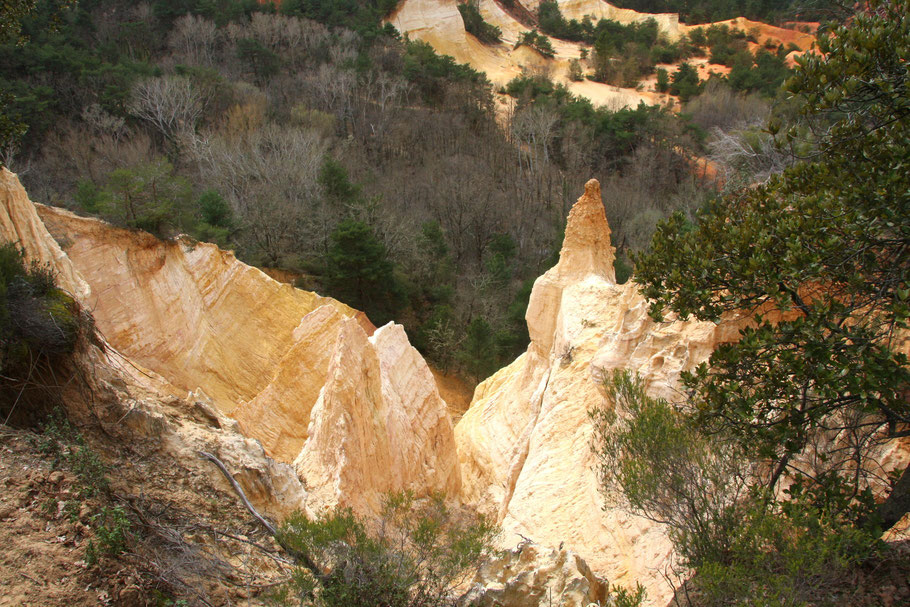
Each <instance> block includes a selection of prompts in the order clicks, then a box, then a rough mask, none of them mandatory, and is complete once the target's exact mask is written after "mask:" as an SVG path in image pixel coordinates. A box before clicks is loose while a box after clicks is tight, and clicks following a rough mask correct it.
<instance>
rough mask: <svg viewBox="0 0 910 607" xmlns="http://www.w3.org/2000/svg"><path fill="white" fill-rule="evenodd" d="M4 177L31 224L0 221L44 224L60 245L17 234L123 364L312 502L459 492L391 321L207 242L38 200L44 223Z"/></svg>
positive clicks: (420, 369)
mask: <svg viewBox="0 0 910 607" xmlns="http://www.w3.org/2000/svg"><path fill="white" fill-rule="evenodd" d="M2 181H3V184H4V187H5V188H6V189H7V190H8V191H10V192H13V194H14V196H15V197H17V200H18V201H19V202H20V203H21V204H20V205H14V208H15V209H19V207H21V209H24V210H22V211H21V213H22V214H24V215H29V213H30V217H31V219H30V221H31V223H28V221H24V222H23V221H16V222H13V221H12V220H8V221H6V224H11V225H12V224H15V225H22V226H25V227H24V228H17V229H20V230H23V229H25V230H29V229H32V228H29V227H28V226H34V229H33V231H36V232H37V231H42V230H44V225H46V226H47V227H48V228H49V230H50V233H52V234H53V236H54V239H56V240H57V241H58V242H60V243H63V244H64V248H65V251H64V250H62V249H61V248H60V247H59V246H57V244H56V243H55V242H54V239H52V238H50V236H48V235H47V231H44V235H43V236H39V237H37V238H35V237H33V235H31V234H28V235H26V236H25V237H23V240H25V239H26V238H27V239H28V240H29V242H39V243H44V244H41V245H40V246H38V248H37V249H36V251H37V252H36V255H43V257H36V258H40V259H44V258H46V257H47V258H54V259H57V260H59V262H60V267H61V268H64V269H63V270H62V273H67V275H71V276H72V278H67V279H66V284H67V285H70V284H72V285H75V286H74V287H70V286H68V287H67V288H70V290H73V291H74V292H76V291H77V288H78V293H79V300H80V302H81V303H82V304H83V306H84V307H85V308H87V309H89V310H91V311H92V313H93V315H94V317H95V320H96V323H97V326H98V328H99V330H100V331H101V333H102V334H103V335H104V336H105V338H106V339H107V340H108V341H109V342H110V344H111V345H112V346H113V348H114V349H115V350H116V351H118V352H119V353H122V355H123V358H124V360H125V361H126V362H125V364H126V365H127V366H134V367H135V368H136V369H139V370H140V371H141V373H140V374H144V375H146V376H148V377H150V378H155V379H156V381H158V380H160V381H158V383H159V387H160V388H161V392H160V394H167V395H168V396H167V397H168V398H174V397H185V398H186V399H187V400H188V401H189V402H192V403H195V405H194V406H198V407H203V408H205V409H206V410H209V411H213V413H211V415H214V416H215V418H216V419H222V422H219V423H220V424H221V425H225V426H229V427H231V428H233V429H235V430H239V431H240V432H242V434H243V435H245V436H246V437H248V438H245V439H244V440H246V441H248V442H249V444H250V449H251V450H252V451H257V450H258V451H259V452H260V453H261V455H262V456H263V457H265V455H266V454H267V455H268V456H271V457H272V458H274V459H275V460H277V461H279V462H284V463H286V464H292V465H293V466H294V468H295V469H296V473H297V474H293V473H292V474H293V475H294V477H295V479H296V478H299V479H300V480H301V481H302V482H303V487H305V489H306V490H307V501H306V505H307V508H308V509H310V510H311V511H315V510H319V509H322V508H326V507H332V506H335V505H342V506H352V507H354V508H355V509H356V510H359V511H361V512H365V513H366V512H376V511H377V510H378V508H379V505H380V500H381V495H382V494H383V493H386V492H389V491H398V490H403V489H410V490H413V491H414V492H415V493H417V494H418V495H422V494H426V493H430V492H444V493H446V494H448V495H453V496H454V495H455V494H457V492H458V489H459V486H460V476H459V472H458V462H457V456H456V450H455V448H454V433H453V428H452V423H451V418H450V417H449V413H448V410H447V407H446V403H445V402H444V401H443V399H442V398H441V397H440V396H439V393H438V391H437V389H436V384H435V382H434V380H433V376H432V374H431V372H430V369H429V367H428V366H427V364H426V362H425V361H424V360H423V358H422V357H420V355H419V354H418V353H417V351H416V350H414V348H412V347H411V346H410V344H409V343H408V340H407V336H406V335H405V333H404V330H403V329H402V328H401V327H400V326H398V325H394V324H391V323H390V324H389V325H387V326H385V327H382V328H381V329H379V330H376V329H375V328H374V327H373V326H372V325H371V324H370V323H369V321H368V320H367V319H366V317H365V316H363V314H362V313H359V312H357V311H355V310H353V309H351V308H349V307H348V306H346V305H344V304H342V303H340V302H338V301H336V300H333V299H331V298H327V297H320V296H319V295H317V294H315V293H309V292H306V291H301V290H298V289H294V288H293V287H290V286H289V285H284V284H281V283H279V282H276V281H274V280H272V279H271V278H269V277H268V276H266V275H265V274H263V273H262V272H260V271H259V270H256V269H255V268H252V267H249V266H247V265H245V264H243V263H241V262H240V261H238V260H237V259H236V258H235V257H234V256H233V254H231V253H229V252H225V251H221V250H220V249H218V248H217V247H215V246H214V245H209V244H203V243H195V242H191V241H189V240H187V239H177V240H175V241H170V242H163V241H160V240H158V239H157V238H154V237H152V236H150V235H148V234H145V233H142V232H138V231H133V230H125V229H119V228H115V227H112V226H110V225H108V224H106V223H104V222H101V221H98V220H95V219H88V218H83V217H78V216H76V215H73V214H72V213H68V212H66V211H63V210H61V209H56V208H50V207H41V206H40V205H39V212H40V215H41V219H39V218H38V216H37V215H35V210H34V206H33V205H32V203H31V202H30V201H28V198H27V196H26V195H25V193H24V191H22V188H21V186H20V185H19V184H18V182H17V181H16V179H15V177H14V176H13V175H12V174H9V173H6V172H5V173H4V174H3V178H2ZM11 208H12V207H11ZM13 212H14V213H15V212H20V211H18V210H14V211H13ZM42 220H43V223H42ZM10 233H11V234H13V233H14V231H11V232H10ZM224 414H230V415H232V416H233V418H234V419H235V420H236V421H234V420H231V419H228V418H227V417H225V416H224ZM211 415H209V416H208V417H211ZM203 417H206V416H203ZM238 436H239V435H238ZM251 439H256V440H257V441H259V442H258V443H256V442H254V441H253V440H251ZM260 444H261V446H259V445H260ZM263 449H264V451H263ZM288 469H289V470H290V468H288ZM256 491H258V489H257V490H256Z"/></svg>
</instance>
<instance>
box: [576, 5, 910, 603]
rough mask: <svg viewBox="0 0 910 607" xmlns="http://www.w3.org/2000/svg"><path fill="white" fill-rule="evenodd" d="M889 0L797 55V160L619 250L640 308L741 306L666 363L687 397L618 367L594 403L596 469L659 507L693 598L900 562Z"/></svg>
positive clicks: (898, 143) (896, 28) (896, 177)
mask: <svg viewBox="0 0 910 607" xmlns="http://www.w3.org/2000/svg"><path fill="white" fill-rule="evenodd" d="M908 10H910V6H908V3H907V1H906V0H899V1H892V2H873V3H871V4H870V5H869V6H868V7H867V8H866V9H861V10H860V12H859V13H858V14H857V15H856V17H855V18H854V19H853V20H851V21H849V22H848V23H847V24H845V25H844V26H842V27H839V28H837V29H835V30H834V31H833V33H832V35H830V36H825V37H823V38H821V39H820V42H819V46H820V49H821V51H822V52H823V53H824V56H823V57H814V56H813V57H809V58H807V59H805V60H803V62H802V64H801V65H800V68H799V69H798V70H797V72H796V75H795V76H794V78H793V79H791V80H790V81H789V83H788V90H789V91H790V92H791V93H792V94H793V95H794V96H796V98H797V99H798V100H800V101H801V103H802V105H801V113H802V114H803V115H804V117H805V120H806V121H807V123H808V124H809V125H811V126H813V127H814V129H813V132H815V133H817V136H818V139H817V140H815V141H814V142H813V143H812V145H813V152H812V154H811V155H810V156H809V157H808V158H807V159H805V160H803V161H801V162H797V163H796V164H793V165H792V166H790V167H788V168H786V169H785V170H784V171H783V173H782V174H780V175H775V176H772V177H770V178H769V179H768V181H767V182H766V183H765V184H762V185H759V186H757V187H748V188H744V189H738V190H736V191H733V192H731V193H729V194H727V195H726V196H723V197H721V198H718V199H716V200H713V201H712V202H711V203H710V204H708V205H706V206H705V207H704V208H703V209H701V210H700V211H699V212H698V213H697V214H696V216H695V217H694V220H693V219H690V218H686V217H683V216H682V215H679V214H677V215H674V216H673V217H672V218H671V219H670V220H668V221H666V222H664V223H662V224H661V225H660V227H659V228H658V231H657V233H656V235H655V238H654V240H653V242H652V245H651V248H650V250H649V251H648V252H646V253H643V254H641V255H640V256H638V257H637V258H636V262H637V266H636V270H637V273H636V277H635V280H636V281H637V282H639V283H640V284H641V286H642V289H643V293H644V294H645V295H646V296H647V297H648V298H649V299H651V302H652V303H651V310H650V312H651V315H652V316H653V317H654V318H655V319H658V320H659V319H662V318H663V317H664V315H665V314H666V313H667V312H672V313H674V314H676V315H678V316H679V317H680V318H687V317H690V316H692V317H695V318H697V319H699V320H708V321H714V322H719V321H720V319H721V317H723V316H725V315H727V314H730V313H741V312H742V311H744V310H745V311H749V312H753V313H755V314H756V315H755V317H754V318H755V324H754V326H750V327H747V328H744V329H743V330H742V331H741V332H740V337H739V340H738V341H736V342H732V343H726V344H723V345H721V346H720V347H719V348H717V350H715V352H714V353H713V354H712V355H711V358H710V361H709V362H708V363H707V364H702V365H700V366H699V367H698V368H697V369H696V370H695V371H694V372H692V373H686V374H684V375H683V381H684V384H685V386H686V388H687V389H688V392H689V395H690V401H689V402H688V403H684V404H682V405H680V406H678V407H674V406H672V405H670V404H669V403H667V402H665V401H661V400H655V399H651V398H649V397H648V396H647V395H646V394H645V392H644V389H643V387H642V386H641V384H640V382H637V381H636V380H635V379H634V378H631V377H630V376H628V375H622V374H619V375H616V376H615V377H613V378H611V380H610V381H609V384H608V386H607V388H608V390H609V391H610V392H611V394H612V395H613V397H614V399H616V400H617V401H619V402H620V403H621V404H622V408H623V409H624V410H626V411H628V412H629V416H628V418H627V419H626V420H625V421H621V422H620V421H619V420H617V418H616V416H615V414H614V413H613V412H612V411H599V412H596V413H595V414H594V417H595V421H596V425H597V427H598V440H597V447H596V448H597V449H598V451H599V454H600V458H601V462H602V467H601V475H602V478H603V480H604V482H605V484H606V485H608V486H614V487H616V486H617V485H618V487H619V493H618V494H616V495H617V496H618V497H619V499H620V501H621V502H623V503H625V504H626V505H627V506H628V507H630V508H632V509H633V510H635V511H637V512H639V513H642V514H644V515H646V516H649V517H651V518H652V519H654V520H659V521H662V522H665V523H667V524H668V525H669V527H670V530H671V537H672V539H673V541H674V544H675V545H676V547H677V550H678V552H679V554H680V556H681V557H682V559H683V563H684V564H685V565H686V566H687V567H690V568H691V569H693V570H694V571H695V573H696V575H695V578H694V584H695V586H696V587H697V588H698V589H699V591H700V597H701V599H700V602H699V604H710V605H715V604H717V605H726V604H743V603H747V602H748V603H752V602H756V601H758V602H763V603H767V604H775V605H776V604H780V605H791V604H812V605H827V604H832V605H833V604H842V602H843V601H844V600H850V599H846V598H845V596H844V592H845V589H844V588H843V587H842V584H840V580H841V579H843V578H844V577H845V576H846V575H847V574H848V572H854V571H858V570H861V569H862V568H863V567H865V566H866V565H870V566H874V565H876V564H881V563H883V562H889V561H892V560H895V559H897V560H899V559H901V558H903V559H904V565H903V566H904V567H906V557H905V556H903V557H902V556H901V555H900V554H899V553H896V552H894V550H895V549H894V548H889V547H888V546H887V545H886V544H884V543H883V542H881V540H880V538H881V535H882V532H883V531H884V530H887V529H889V528H890V527H891V526H893V525H894V524H895V523H897V522H898V520H899V519H901V518H902V517H903V516H904V515H905V514H906V513H907V512H910V467H906V466H905V467H898V468H897V469H896V470H891V469H890V468H889V465H888V463H887V461H886V459H885V458H884V457H883V453H884V452H885V451H886V450H887V449H888V448H893V447H894V446H895V445H896V444H897V443H898V442H899V441H901V440H903V439H905V438H906V437H907V436H908V428H910V404H908V401H907V398H906V395H907V389H908V386H910V361H908V358H907V354H906V352H905V351H904V349H905V347H906V346H905V345H904V338H903V334H904V332H906V331H907V329H908V328H910V327H908V320H910V303H908V302H910V299H908V298H910V291H908V290H907V283H908V278H910V257H908V253H907V251H908V243H910V223H908V218H910V197H908V192H910V181H908V173H907V171H906V170H904V168H903V165H904V164H905V162H906V158H907V157H908V156H910V126H908V125H910V122H908V118H910V95H908V92H907V88H906V67H905V66H904V65H903V62H902V61H901V57H903V56H905V55H906V53H907V51H908V48H910V28H908V25H907V23H906V20H904V19H901V18H900V16H901V15H903V14H906V12H907V11H908ZM769 131H770V132H771V133H772V134H775V133H780V135H781V139H782V142H785V143H786V142H794V141H795V140H796V139H797V138H798V137H799V136H800V131H799V129H797V128H795V127H794V128H791V129H788V130H786V131H782V130H780V127H779V125H778V124H776V123H775V122H774V121H772V122H771V124H770V125H769ZM615 422H618V423H615ZM658 471H659V473H658ZM614 483H615V484H614ZM849 590H850V591H851V592H853V591H854V590H855V589H853V588H851V589H849ZM901 592H904V598H907V594H908V593H910V589H906V588H904V589H902V590H901Z"/></svg>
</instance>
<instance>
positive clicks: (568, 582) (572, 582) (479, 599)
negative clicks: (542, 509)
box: [461, 542, 609, 607]
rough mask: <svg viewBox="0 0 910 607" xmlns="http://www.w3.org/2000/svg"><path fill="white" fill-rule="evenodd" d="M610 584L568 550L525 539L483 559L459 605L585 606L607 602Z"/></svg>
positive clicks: (491, 606)
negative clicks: (495, 557)
mask: <svg viewBox="0 0 910 607" xmlns="http://www.w3.org/2000/svg"><path fill="white" fill-rule="evenodd" d="M608 591H609V584H608V583H607V581H606V580H604V579H603V578H600V577H598V576H597V575H596V574H595V573H594V572H592V571H591V569H590V568H589V567H588V565H587V564H586V563H585V562H584V560H583V559H582V558H581V557H579V556H578V555H577V554H575V553H574V552H572V551H570V550H565V549H561V548H549V549H547V548H543V547H541V546H537V545H535V544H533V543H530V542H525V543H523V544H521V545H520V546H517V547H516V548H515V549H513V550H507V551H505V553H503V554H502V555H501V556H500V557H499V558H497V559H493V560H490V561H488V562H486V563H484V564H483V565H482V566H481V567H480V570H479V571H478V572H477V575H476V576H475V577H474V585H473V587H472V588H471V590H470V591H469V592H468V593H467V594H466V595H465V596H464V597H463V598H462V603H461V604H462V605H478V606H480V607H494V606H495V607H550V606H551V605H560V606H562V607H587V606H588V605H591V604H594V605H604V604H607V602H606V601H607V596H608Z"/></svg>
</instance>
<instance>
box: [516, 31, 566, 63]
mask: <svg viewBox="0 0 910 607" xmlns="http://www.w3.org/2000/svg"><path fill="white" fill-rule="evenodd" d="M519 46H527V47H529V48H532V49H534V50H535V51H537V52H538V53H540V54H541V55H543V56H544V57H554V56H555V55H556V51H554V50H553V45H552V44H550V39H549V38H547V37H546V36H544V35H543V34H541V33H540V32H538V31H537V30H531V31H528V32H523V33H522V34H521V35H520V36H518V42H516V43H515V48H518V47H519Z"/></svg>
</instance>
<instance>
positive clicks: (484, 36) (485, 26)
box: [458, 0, 502, 44]
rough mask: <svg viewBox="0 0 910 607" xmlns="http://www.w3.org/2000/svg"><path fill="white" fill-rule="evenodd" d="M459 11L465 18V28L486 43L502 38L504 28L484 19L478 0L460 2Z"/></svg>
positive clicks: (492, 42)
mask: <svg viewBox="0 0 910 607" xmlns="http://www.w3.org/2000/svg"><path fill="white" fill-rule="evenodd" d="M458 12H460V13H461V18H462V20H464V29H465V31H467V32H468V33H469V34H471V35H473V36H474V37H475V38H477V39H478V40H480V41H481V42H483V43H485V44H495V43H497V42H499V41H500V39H501V38H502V30H501V29H499V28H498V27H496V26H495V25H490V24H489V23H487V22H486V21H484V19H483V15H481V14H480V9H478V8H477V0H466V1H465V2H459V3H458Z"/></svg>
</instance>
